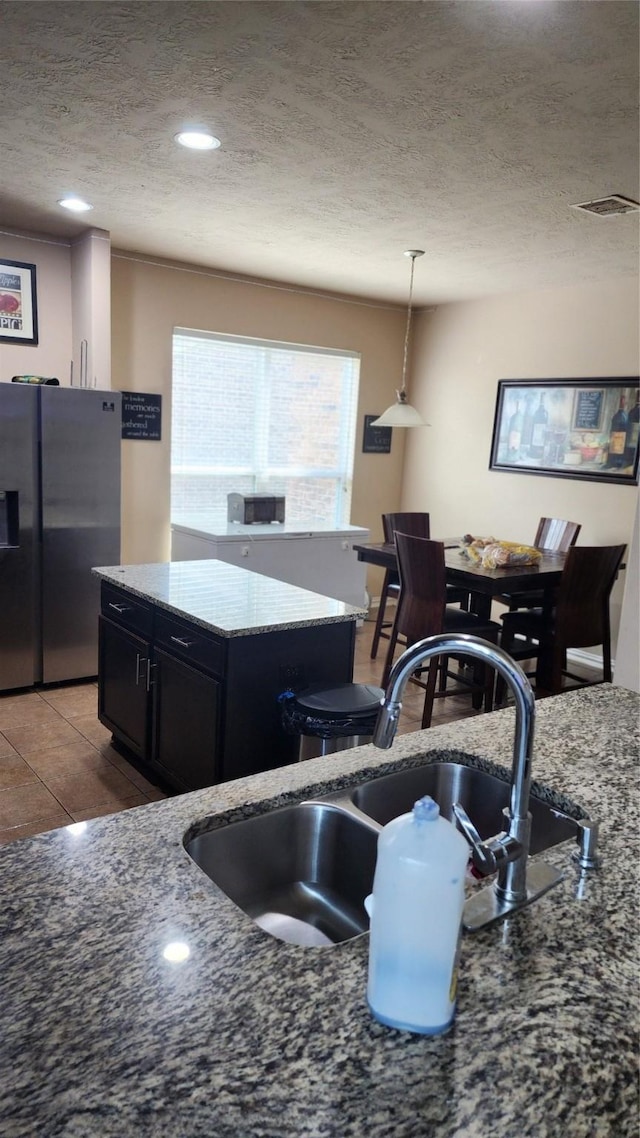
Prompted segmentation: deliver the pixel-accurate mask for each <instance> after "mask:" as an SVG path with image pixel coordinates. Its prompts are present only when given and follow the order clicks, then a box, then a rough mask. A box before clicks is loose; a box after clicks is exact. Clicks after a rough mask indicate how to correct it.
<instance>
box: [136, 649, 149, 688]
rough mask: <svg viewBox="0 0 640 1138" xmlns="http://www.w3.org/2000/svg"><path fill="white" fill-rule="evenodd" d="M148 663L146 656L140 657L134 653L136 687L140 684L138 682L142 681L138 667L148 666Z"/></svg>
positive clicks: (137, 653)
mask: <svg viewBox="0 0 640 1138" xmlns="http://www.w3.org/2000/svg"><path fill="white" fill-rule="evenodd" d="M148 663H149V661H148V660H147V657H146V656H141V655H140V653H139V652H136V687H137V686H138V684H139V683H140V680H141V679H142V677H141V675H140V665H141V664H148Z"/></svg>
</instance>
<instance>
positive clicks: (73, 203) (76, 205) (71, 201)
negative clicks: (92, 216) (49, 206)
mask: <svg viewBox="0 0 640 1138" xmlns="http://www.w3.org/2000/svg"><path fill="white" fill-rule="evenodd" d="M58 205H61V206H63V208H64V209H70V210H71V211H72V213H86V211H87V210H88V209H93V206H92V205H89V202H85V201H83V200H82V198H72V197H69V198H61V199H60V201H59V202H58Z"/></svg>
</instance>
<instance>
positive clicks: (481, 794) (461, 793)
mask: <svg viewBox="0 0 640 1138" xmlns="http://www.w3.org/2000/svg"><path fill="white" fill-rule="evenodd" d="M509 790H510V788H509V784H508V783H506V782H502V780H501V779H499V778H496V777H495V776H494V775H491V774H487V773H486V772H485V771H481V770H478V769H477V768H476V767H465V766H462V765H460V764H459V763H431V764H429V765H428V766H424V767H414V768H410V769H408V770H401V771H395V772H394V773H393V774H389V775H384V776H383V777H382V778H377V779H374V780H373V781H372V782H367V783H364V784H363V785H362V786H359V787H357V788H356V789H355V790H354V791H352V793H351V795H350V798H351V801H352V802H353V804H354V806H357V808H358V810H361V811H362V812H363V814H366V815H368V817H370V818H373V819H374V820H375V821H376V822H378V823H379V824H380V825H381V826H384V825H386V823H387V822H390V821H391V819H392V818H397V816H398V815H399V814H405V813H407V812H408V811H409V810H411V809H412V808H413V804H414V802H417V800H418V799H419V798H422V796H423V795H424V794H430V795H431V797H432V798H434V799H435V801H436V802H437V803H438V805H439V807H440V813H441V814H442V815H443V816H444V817H445V818H448V819H449V821H454V817H453V811H452V806H453V804H454V802H459V803H460V805H461V806H462V807H463V808H464V810H466V812H467V814H468V815H469V817H470V818H471V820H472V821H473V824H474V826H475V827H476V829H477V831H478V833H479V834H480V837H481V838H483V839H484V838H490V837H492V836H493V835H494V834H498V833H499V832H500V831H501V830H502V829H504V827H505V821H504V817H503V815H502V811H503V809H504V807H505V806H508V805H509ZM529 809H530V811H531V846H530V853H532V854H536V853H540V852H541V851H542V850H546V849H549V847H550V846H555V845H558V843H559V842H564V841H566V840H567V839H568V838H573V839H574V840H575V837H576V826H575V824H574V823H572V822H571V821H570V820H568V819H565V818H559V817H557V815H556V814H554V812H553V810H552V809H551V807H549V806H547V804H546V803H545V802H542V801H541V800H540V799H539V798H536V797H535V796H534V795H533V794H532V795H531V797H530V799H529Z"/></svg>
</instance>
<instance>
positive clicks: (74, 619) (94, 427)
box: [0, 383, 122, 691]
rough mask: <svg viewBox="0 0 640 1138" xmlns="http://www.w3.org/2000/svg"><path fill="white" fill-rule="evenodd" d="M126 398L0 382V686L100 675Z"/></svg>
mask: <svg viewBox="0 0 640 1138" xmlns="http://www.w3.org/2000/svg"><path fill="white" fill-rule="evenodd" d="M121 398H122V397H121V395H120V392H117V391H95V390H84V389H81V388H73V387H53V386H36V385H31V384H20V383H0V691H6V690H8V689H11V688H20V687H30V686H32V685H34V684H40V683H44V684H48V683H56V682H59V681H63V680H75V679H80V678H82V677H86V676H95V675H96V673H97V670H98V613H99V608H100V589H99V581H98V580H97V578H96V577H95V576H94V575H93V574H92V572H91V569H92V567H93V566H94V565H118V564H119V563H120V439H121V418H122V416H121Z"/></svg>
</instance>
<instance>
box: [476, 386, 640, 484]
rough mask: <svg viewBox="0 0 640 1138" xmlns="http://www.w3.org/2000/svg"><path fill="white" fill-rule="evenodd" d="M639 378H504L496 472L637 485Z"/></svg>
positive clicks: (494, 452)
mask: <svg viewBox="0 0 640 1138" xmlns="http://www.w3.org/2000/svg"><path fill="white" fill-rule="evenodd" d="M639 389H640V378H639V377H637V376H636V377H633V376H629V377H627V376H621V377H617V378H606V379H501V380H500V381H499V383H498V397H497V401H496V412H495V418H494V423H493V438H492V440H491V459H490V463H489V468H490V469H491V470H505V471H507V470H508V471H511V472H517V473H519V474H546V475H550V476H551V477H553V478H583V479H589V480H590V481H592V482H618V483H622V484H627V485H630V486H634V485H636V484H637V481H638V436H639V428H640V404H639V400H638V395H639Z"/></svg>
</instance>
